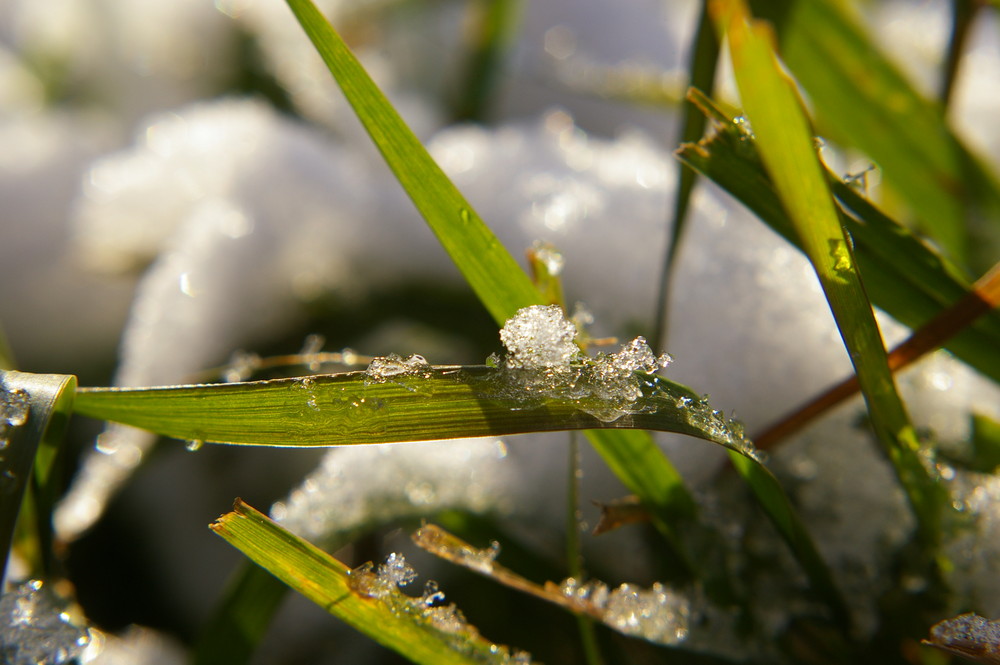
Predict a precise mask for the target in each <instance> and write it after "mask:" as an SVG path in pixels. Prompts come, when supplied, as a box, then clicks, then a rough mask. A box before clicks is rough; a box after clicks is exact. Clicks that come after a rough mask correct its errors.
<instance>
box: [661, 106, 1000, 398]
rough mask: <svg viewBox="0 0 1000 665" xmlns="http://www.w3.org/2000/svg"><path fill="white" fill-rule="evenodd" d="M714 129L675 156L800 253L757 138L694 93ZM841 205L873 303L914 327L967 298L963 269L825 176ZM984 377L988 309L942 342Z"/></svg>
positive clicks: (992, 319) (997, 352)
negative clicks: (760, 220) (726, 193)
mask: <svg viewBox="0 0 1000 665" xmlns="http://www.w3.org/2000/svg"><path fill="white" fill-rule="evenodd" d="M690 94H691V96H692V97H694V98H695V99H696V100H697V103H698V105H699V106H700V107H701V108H702V110H703V112H704V113H706V114H707V115H709V116H710V117H711V119H712V121H713V127H714V131H713V132H712V133H711V134H710V135H709V136H708V137H706V138H704V139H702V140H701V141H700V142H698V143H697V144H685V145H683V146H681V148H680V150H678V152H677V155H678V157H679V158H680V159H681V160H682V161H683V162H684V163H686V164H688V165H689V166H691V167H692V168H695V169H697V170H698V171H699V172H700V173H702V174H704V175H706V176H707V177H709V178H711V179H712V180H713V181H714V182H716V184H718V185H720V186H721V187H723V188H724V189H725V190H726V191H728V192H729V193H730V194H732V195H733V196H734V197H736V198H737V199H739V200H740V201H741V202H742V203H743V204H744V205H745V206H747V207H748V208H749V209H750V210H752V211H753V212H754V213H755V214H756V215H757V216H758V217H760V218H761V219H762V220H763V221H764V222H765V223H767V224H768V225H769V226H770V227H771V228H773V229H774V230H775V231H777V232H778V233H780V234H782V235H783V236H784V237H785V238H786V239H787V240H788V241H789V242H791V243H792V244H794V245H796V246H797V247H799V249H801V248H802V246H801V242H800V241H799V238H798V236H797V235H796V234H795V232H794V230H793V227H792V222H791V220H790V219H789V217H788V214H787V213H786V212H785V210H784V208H783V207H782V206H781V202H780V200H779V199H778V195H777V193H776V191H775V186H774V183H773V181H772V180H771V178H770V176H768V174H767V172H766V171H765V169H764V166H763V164H762V162H761V160H760V154H759V150H758V147H757V144H756V141H755V140H754V139H753V137H751V136H749V135H747V134H746V133H745V131H744V130H743V128H742V127H741V126H739V125H738V124H737V123H734V122H733V119H732V118H731V117H729V116H727V115H725V114H724V113H723V112H722V111H721V110H719V109H718V108H716V107H714V106H713V105H712V104H711V102H710V101H709V100H707V99H706V98H704V97H703V96H702V95H701V93H700V92H698V91H697V90H693V91H691V93H690ZM828 181H829V182H830V183H831V184H832V187H833V190H834V193H835V195H836V197H837V203H838V205H839V208H838V214H839V217H840V223H841V224H842V225H843V226H844V228H845V229H846V230H847V232H848V233H849V234H850V236H851V238H852V239H853V241H854V255H855V258H856V260H857V262H858V265H859V267H860V269H861V272H862V273H863V274H864V276H865V287H866V289H867V291H868V293H869V295H870V297H871V300H872V302H874V303H875V304H876V305H877V306H879V307H880V308H882V309H884V310H885V311H886V312H888V313H889V314H891V315H892V316H893V317H894V318H895V319H897V320H899V321H900V322H902V323H904V324H906V325H907V326H909V327H911V328H914V329H917V328H920V327H921V326H923V325H924V324H925V323H927V322H928V321H930V320H931V319H933V318H934V317H935V316H937V315H938V314H939V313H940V312H941V311H943V310H944V309H946V308H948V307H950V306H952V305H953V304H954V303H956V302H959V301H962V300H963V299H966V298H968V297H970V294H971V293H972V292H973V289H972V286H971V284H970V283H969V282H968V280H966V279H965V278H964V277H963V276H962V274H961V271H960V270H959V269H957V268H956V267H954V266H953V265H951V264H950V263H949V262H948V261H947V259H945V258H944V257H942V256H941V255H940V254H939V253H938V252H936V251H935V250H934V249H933V248H932V247H930V246H928V245H927V244H925V243H923V242H921V241H919V240H918V239H917V238H915V237H914V236H913V234H912V233H911V232H910V231H909V230H908V229H906V228H905V227H904V226H903V225H901V224H899V223H898V222H896V221H894V220H892V219H890V218H889V217H888V216H886V215H885V214H883V213H882V212H881V211H880V210H878V208H876V207H875V206H874V205H873V204H872V203H871V202H869V201H868V200H867V199H865V198H864V197H863V196H861V195H860V194H859V193H858V192H857V191H855V190H854V189H853V188H851V187H849V186H847V185H845V184H844V183H843V182H841V181H840V180H839V178H836V177H835V176H834V175H833V174H828ZM945 346H946V348H948V349H949V350H950V351H951V352H953V353H954V354H955V355H956V356H958V357H959V358H961V359H962V360H964V361H965V362H967V363H969V364H970V365H972V366H973V367H975V368H976V369H978V370H979V371H980V372H983V373H984V374H986V375H987V376H990V377H992V378H993V379H994V380H996V381H1000V312H990V313H988V314H986V315H984V316H981V317H979V318H978V319H976V320H975V321H974V322H973V323H972V324H970V325H969V327H967V328H965V329H963V330H961V331H959V332H958V334H957V335H956V336H955V337H954V338H952V339H951V341H949V342H947V344H946V345H945Z"/></svg>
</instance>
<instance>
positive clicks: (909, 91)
mask: <svg viewBox="0 0 1000 665" xmlns="http://www.w3.org/2000/svg"><path fill="white" fill-rule="evenodd" d="M752 4H753V8H754V11H755V13H756V14H757V15H758V16H761V17H763V18H767V19H769V20H771V21H773V23H774V26H775V29H776V31H777V35H778V39H779V43H780V52H781V57H782V61H783V62H784V63H785V64H786V65H787V66H788V67H789V68H790V69H791V71H792V72H793V73H794V75H795V77H796V78H797V80H798V81H800V82H801V84H802V85H803V87H804V88H805V90H806V91H808V93H809V97H810V100H811V101H812V103H813V104H814V108H816V112H817V120H818V122H819V127H820V130H821V132H822V133H823V134H825V135H827V136H830V137H831V138H834V139H835V140H837V141H838V142H840V143H843V144H845V145H853V146H856V147H858V148H859V149H861V150H862V151H864V152H865V153H866V154H867V155H868V156H869V157H871V158H872V159H873V160H874V161H875V162H876V163H877V164H878V165H879V166H880V167H881V169H882V171H883V180H884V182H886V183H888V184H889V185H890V186H891V187H892V188H893V189H894V190H895V191H896V192H898V194H899V195H900V196H902V197H903V198H904V200H906V201H907V202H908V204H909V207H910V210H911V212H912V214H913V215H914V216H915V217H916V218H917V219H918V220H919V222H920V225H921V229H922V230H924V231H926V232H928V233H929V234H930V235H931V236H932V237H933V238H934V239H935V240H936V241H937V242H938V243H939V244H940V245H941V246H942V247H944V248H945V250H946V251H947V253H948V254H949V255H950V256H951V257H952V258H953V259H955V260H957V261H958V262H959V263H961V264H963V265H964V264H965V262H966V260H967V259H969V258H970V255H973V256H972V258H973V259H978V260H973V262H972V265H973V266H974V267H977V268H979V269H985V268H987V267H989V265H992V263H993V261H994V260H995V256H994V255H993V253H994V252H995V249H996V224H995V220H996V215H997V213H998V211H1000V190H998V186H997V182H996V178H995V176H994V174H992V173H990V172H989V170H988V169H987V168H985V167H984V165H983V163H982V162H981V161H980V160H979V159H978V158H977V157H976V156H974V155H973V154H972V153H971V152H970V151H969V150H968V148H966V147H965V146H964V145H963V144H962V142H961V141H960V140H959V139H958V138H957V137H956V135H955V134H954V133H953V132H952V131H951V130H950V129H949V128H948V126H947V123H946V122H945V118H944V112H943V109H942V108H941V106H940V105H939V104H938V103H936V102H933V101H930V100H927V99H925V98H923V97H922V96H921V95H920V94H919V93H917V92H916V91H915V90H914V88H913V87H912V86H911V85H910V83H909V82H908V81H907V80H906V78H905V77H904V76H903V75H902V74H901V73H900V72H899V70H898V69H897V68H896V67H895V66H894V65H893V64H892V63H891V62H889V61H888V60H887V59H886V58H885V57H884V56H883V55H882V54H881V53H880V52H879V50H878V49H877V48H876V47H875V45H874V44H873V43H872V42H871V40H870V39H869V38H868V37H867V35H866V34H865V33H864V31H862V30H861V29H860V28H859V26H857V25H856V24H855V23H854V22H853V21H852V20H851V19H849V18H848V17H847V16H846V14H845V13H844V11H843V10H842V9H841V7H840V3H838V2H835V1H834V0H807V1H804V0H763V1H755V2H752ZM987 225H992V229H987V228H986V226H987ZM990 236H992V237H990ZM984 239H990V240H991V242H990V243H989V244H987V245H983V242H982V241H983V240H984ZM977 248H981V249H986V250H987V255H986V256H979V257H975V256H974V253H975V251H976V250H977ZM989 248H992V251H990V249H989Z"/></svg>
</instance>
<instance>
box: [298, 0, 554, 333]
mask: <svg viewBox="0 0 1000 665" xmlns="http://www.w3.org/2000/svg"><path fill="white" fill-rule="evenodd" d="M287 2H288V6H289V7H290V8H291V9H292V11H293V12H294V13H295V17H296V18H297V19H298V20H299V23H300V24H301V25H302V28H303V29H304V30H305V31H306V34H307V35H308V36H309V39H310V40H312V43H313V45H314V46H315V47H316V50H317V51H319V54H320V56H321V57H322V58H323V61H324V62H325V63H326V65H327V67H329V69H330V72H331V73H332V74H333V76H334V78H335V79H336V80H337V84H338V85H339V86H340V88H341V90H343V91H344V95H345V96H346V97H347V100H348V101H349V102H350V103H351V106H352V107H353V108H354V110H355V112H356V113H357V115H358V118H360V119H361V122H362V124H363V125H364V126H365V129H366V130H367V131H368V134H369V135H370V136H371V137H372V140H373V141H374V142H375V145H376V146H377V147H378V149H379V151H380V152H381V153H382V156H383V158H385V161H386V163H387V164H388V165H389V167H390V168H391V169H392V172H393V173H394V174H395V176H396V179H397V180H399V184H400V185H402V186H403V189H404V190H406V193H407V194H408V195H409V197H410V199H411V200H412V201H413V204H414V205H415V206H416V207H417V210H419V211H420V214H421V215H423V217H424V219H425V220H426V221H427V224H428V225H429V226H430V227H431V229H432V230H433V231H434V233H435V234H436V235H437V237H438V240H439V241H440V242H441V245H442V246H443V247H444V248H445V250H447V252H448V254H449V255H450V256H451V257H452V258H453V260H455V264H456V265H457V266H458V268H459V270H461V272H462V275H463V276H464V277H465V279H466V281H467V282H468V283H469V286H471V287H472V290H473V291H475V293H476V295H478V296H479V299H480V300H481V301H482V302H483V304H484V305H485V306H486V309H487V310H489V312H490V314H491V315H492V316H493V318H494V319H495V320H496V321H497V322H498V323H503V322H504V321H506V320H507V319H508V318H510V317H511V316H512V315H513V314H514V312H516V311H517V310H518V309H519V308H521V307H526V306H528V305H541V304H544V303H543V302H542V301H541V299H540V298H539V296H538V293H537V292H536V290H535V288H534V286H533V285H532V284H531V280H530V279H528V276H527V275H525V274H524V271H522V270H521V268H520V267H519V266H518V265H517V262H516V261H515V260H514V258H513V257H511V255H510V254H509V253H508V252H507V251H506V250H504V249H503V247H502V246H501V245H500V242H499V241H498V240H497V238H496V236H495V235H493V232H492V231H490V230H489V228H488V227H487V226H486V225H485V224H484V223H483V221H482V219H480V217H479V215H478V213H476V211H475V210H474V209H473V208H472V206H471V205H469V202H468V201H466V200H465V197H464V196H463V195H462V193H461V192H459V191H458V189H457V188H456V187H455V186H454V184H452V182H451V181H450V180H449V179H448V177H447V176H446V175H445V174H444V172H443V171H442V170H441V168H440V167H439V166H438V165H437V163H436V162H435V161H434V160H433V158H431V156H430V155H429V154H428V153H427V150H425V149H424V147H423V145H421V143H420V141H419V140H418V139H417V137H416V136H415V135H414V134H413V132H412V131H410V129H409V127H407V126H406V123H404V122H403V119H402V118H400V117H399V114H398V113H397V112H396V110H395V109H394V108H393V107H392V105H391V104H390V103H389V101H388V100H387V99H386V98H385V96H384V95H383V94H382V92H381V91H380V90H379V89H378V87H377V86H376V85H375V83H374V82H373V81H372V80H371V78H370V77H369V76H368V74H367V73H366V72H365V70H364V68H363V67H361V65H360V64H359V63H358V61H357V59H356V58H355V57H354V55H353V54H352V53H351V51H350V49H348V48H347V45H346V44H345V43H344V41H343V40H342V39H341V38H340V35H338V34H337V32H336V31H335V30H334V29H333V27H332V26H331V25H330V23H329V22H328V21H327V20H326V19H325V18H324V17H323V15H322V14H320V13H319V10H317V9H316V6H315V5H314V4H313V3H312V2H310V1H309V0H287Z"/></svg>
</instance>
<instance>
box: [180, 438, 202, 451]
mask: <svg viewBox="0 0 1000 665" xmlns="http://www.w3.org/2000/svg"><path fill="white" fill-rule="evenodd" d="M204 445H205V442H204V441H202V440H201V439H191V440H189V441H188V442H187V443H185V444H184V447H185V448H186V449H187V450H188V452H191V453H196V452H198V451H199V450H201V448H202V446H204Z"/></svg>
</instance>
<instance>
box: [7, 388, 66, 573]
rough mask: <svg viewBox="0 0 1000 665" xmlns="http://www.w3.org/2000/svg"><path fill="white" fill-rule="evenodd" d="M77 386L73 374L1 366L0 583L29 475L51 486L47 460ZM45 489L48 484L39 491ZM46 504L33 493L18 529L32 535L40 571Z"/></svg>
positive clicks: (46, 552)
mask: <svg viewBox="0 0 1000 665" xmlns="http://www.w3.org/2000/svg"><path fill="white" fill-rule="evenodd" d="M75 388H76V377H74V376H63V375H57V374H27V373H24V372H15V371H4V370H0V442H2V444H3V445H0V495H2V497H3V501H0V587H2V585H3V575H4V573H5V571H6V567H7V557H8V555H9V553H10V549H11V545H12V542H13V538H14V527H15V524H16V523H17V519H18V514H19V512H21V507H22V505H23V504H22V499H23V498H24V492H25V489H26V488H27V487H28V486H29V480H30V481H31V483H32V484H37V483H41V484H42V487H43V488H48V487H49V485H48V480H49V472H50V470H51V460H52V458H53V456H54V451H55V450H56V448H57V447H58V445H59V441H61V439H62V435H63V432H64V431H65V427H66V423H67V421H68V418H69V413H70V411H71V409H72V405H73V391H74V389H75ZM36 464H37V467H35V466H33V465H36ZM48 495H49V491H48V490H47V489H46V491H45V492H44V493H43V494H42V496H48ZM50 510H51V505H50V503H45V502H40V501H39V500H38V499H37V498H36V500H35V501H34V502H31V510H30V511H28V512H29V513H31V514H30V515H25V517H28V518H30V522H31V523H30V524H21V525H20V526H21V531H27V532H28V533H32V535H33V537H32V538H31V539H30V540H31V542H28V543H26V545H25V549H27V550H29V551H28V552H26V553H27V555H28V558H29V559H33V560H31V561H29V563H30V564H31V567H32V569H33V572H36V573H38V574H41V573H43V572H48V568H49V556H50V555H51V552H52V547H51V540H52V539H51V529H52V525H51V520H50V515H51V513H50ZM21 514H22V515H23V514H24V513H21Z"/></svg>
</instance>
